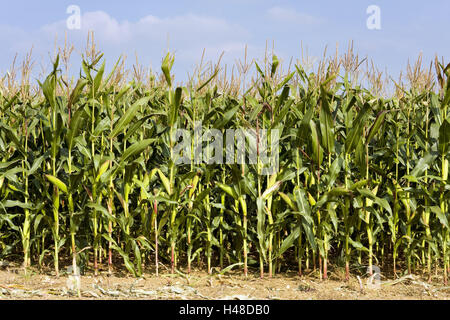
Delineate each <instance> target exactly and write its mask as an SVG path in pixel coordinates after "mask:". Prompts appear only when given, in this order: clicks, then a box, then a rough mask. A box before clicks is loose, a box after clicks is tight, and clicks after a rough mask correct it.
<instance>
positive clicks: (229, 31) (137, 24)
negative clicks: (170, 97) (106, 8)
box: [0, 11, 259, 78]
mask: <svg viewBox="0 0 450 320" xmlns="http://www.w3.org/2000/svg"><path fill="white" fill-rule="evenodd" d="M0 31H5V32H1V33H0V40H4V41H3V43H4V44H6V45H5V47H6V48H9V52H3V53H0V57H1V59H2V61H9V60H11V58H10V57H11V56H13V54H14V53H15V52H19V53H20V54H21V55H22V56H23V54H24V53H25V52H27V51H29V49H30V48H31V47H32V46H33V47H34V50H33V52H34V54H35V55H34V56H35V57H37V58H38V59H37V60H38V61H37V62H38V64H39V63H40V62H41V61H42V62H44V63H49V53H53V52H54V47H55V38H56V36H57V38H58V41H57V43H58V45H63V44H64V35H65V33H66V32H67V34H68V40H69V42H70V43H73V44H74V46H75V48H76V49H75V52H74V56H78V57H79V56H80V55H81V53H82V52H83V49H84V47H85V45H86V39H87V34H88V31H94V35H95V41H96V44H97V49H98V50H101V51H102V52H104V53H105V57H106V59H107V63H108V64H109V65H111V64H112V63H113V62H114V61H115V60H116V59H117V58H118V57H119V55H121V54H126V55H127V56H128V57H129V58H128V61H129V62H130V63H133V62H134V61H135V53H136V54H137V56H138V58H139V61H140V63H141V64H143V65H145V66H149V65H150V66H152V67H153V68H154V69H155V70H159V64H160V62H161V59H162V57H163V55H164V54H165V52H166V50H167V48H169V49H170V51H171V52H175V66H174V68H175V72H177V71H176V70H178V71H179V73H180V77H181V78H182V77H184V76H185V74H183V73H186V72H187V71H188V70H192V67H193V66H194V65H195V64H196V63H198V62H199V61H200V59H201V55H202V52H203V49H205V50H206V55H205V60H213V61H214V60H217V59H218V57H219V56H220V54H221V53H222V52H223V51H224V52H225V55H224V58H223V59H222V61H223V62H224V63H227V64H231V63H233V62H234V61H235V59H237V58H241V57H243V55H244V49H245V44H246V43H248V42H249V41H250V40H251V36H252V35H251V34H250V32H248V31H247V30H246V29H245V28H243V27H242V26H240V25H238V24H235V23H232V22H229V21H227V20H225V19H222V18H216V17H210V16H202V15H196V14H183V15H178V16H171V17H158V16H154V15H147V16H145V17H143V18H141V19H139V20H136V21H128V20H122V21H118V20H117V19H115V18H114V17H112V16H110V15H109V14H108V13H106V12H103V11H95V12H85V13H83V14H82V17H81V30H68V29H67V27H66V21H65V20H61V21H56V22H53V23H50V24H47V25H44V26H42V27H41V28H39V29H36V30H23V29H20V28H12V27H10V26H1V25H0ZM257 51H258V49H256V47H254V46H249V54H250V52H251V53H252V54H255V55H257V54H258V53H259V52H257ZM76 61H77V59H73V61H72V66H73V67H74V68H79V65H78V62H76ZM0 69H4V66H2V67H0Z"/></svg>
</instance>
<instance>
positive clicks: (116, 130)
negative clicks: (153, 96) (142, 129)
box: [109, 97, 150, 138]
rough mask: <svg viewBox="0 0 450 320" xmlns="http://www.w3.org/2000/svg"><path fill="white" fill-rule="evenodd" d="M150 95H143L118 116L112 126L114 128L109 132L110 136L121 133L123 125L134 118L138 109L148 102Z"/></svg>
mask: <svg viewBox="0 0 450 320" xmlns="http://www.w3.org/2000/svg"><path fill="white" fill-rule="evenodd" d="M149 99H150V97H144V98H141V99H139V100H138V101H136V102H135V103H134V104H133V105H132V106H131V107H130V108H128V110H127V111H126V112H125V114H124V115H123V116H122V117H121V118H120V120H119V121H118V122H117V124H116V125H115V126H114V130H113V131H112V132H111V134H110V136H109V137H110V138H114V137H116V136H117V135H118V134H120V133H122V132H123V130H124V129H125V127H126V126H127V125H128V124H129V123H130V122H131V121H132V120H133V119H134V117H135V116H136V114H137V113H138V111H139V109H140V108H141V107H142V106H143V105H145V104H147V103H148V101H149Z"/></svg>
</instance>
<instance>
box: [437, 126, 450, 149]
mask: <svg viewBox="0 0 450 320" xmlns="http://www.w3.org/2000/svg"><path fill="white" fill-rule="evenodd" d="M449 143H450V123H449V122H448V120H447V119H444V121H443V122H442V125H441V127H440V128H439V152H440V153H441V154H442V155H446V154H447V152H448V145H449Z"/></svg>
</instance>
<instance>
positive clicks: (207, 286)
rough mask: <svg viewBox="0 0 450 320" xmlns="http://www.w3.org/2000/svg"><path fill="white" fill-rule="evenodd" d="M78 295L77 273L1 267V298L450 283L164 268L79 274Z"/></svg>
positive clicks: (263, 295)
mask: <svg viewBox="0 0 450 320" xmlns="http://www.w3.org/2000/svg"><path fill="white" fill-rule="evenodd" d="M79 279H80V296H81V297H78V292H77V290H76V285H74V284H75V283H76V280H77V279H76V278H73V276H69V275H62V276H60V277H59V278H56V277H54V276H52V275H51V274H39V273H37V272H36V271H33V270H32V271H29V272H28V273H27V275H25V274H24V272H23V270H22V269H21V268H18V267H11V266H8V267H3V268H2V270H0V299H16V300H20V299H33V300H34V299H38V300H39V299H42V300H51V299H58V300H61V299H94V300H95V299H107V300H109V299H112V300H115V299H122V300H126V299H133V300H134V299H186V300H189V299H197V300H198V299H200V300H201V299H242V300H243V299H281V300H336V299H343V300H346V299H352V300H353V299H356V300H379V299H389V300H391V299H396V300H397V299H399V300H404V299H427V300H429V299H432V300H436V299H443V300H444V299H445V300H449V299H450V287H443V286H442V285H440V284H439V283H437V282H433V283H431V284H429V283H427V282H426V281H425V280H424V279H423V278H421V277H419V276H413V275H408V276H404V277H401V278H399V279H397V280H390V281H387V280H386V281H381V282H379V283H377V282H376V281H374V282H371V281H370V278H359V279H358V278H356V277H352V278H351V279H350V280H349V281H348V282H345V281H342V280H340V279H334V278H333V277H330V280H327V281H321V280H319V279H318V275H317V274H315V273H314V272H312V273H310V274H309V275H306V276H303V277H299V276H297V275H295V273H292V274H280V275H277V276H275V277H274V278H272V279H269V278H264V279H260V278H259V277H257V276H256V274H255V275H251V276H249V277H248V278H247V279H246V278H244V277H243V276H242V275H240V273H239V272H232V273H229V274H225V275H220V274H216V275H212V276H210V275H208V274H206V273H204V272H199V271H195V272H193V273H192V274H191V275H189V276H188V275H185V274H182V273H178V274H176V275H172V274H170V273H169V272H168V271H166V272H164V273H161V274H160V276H159V277H156V276H155V275H154V274H144V276H143V277H141V278H138V279H136V278H133V277H126V276H123V277H120V276H115V275H112V276H109V275H107V273H106V272H105V273H102V274H101V275H99V276H97V277H94V276H93V275H90V274H87V275H82V276H80V278H79Z"/></svg>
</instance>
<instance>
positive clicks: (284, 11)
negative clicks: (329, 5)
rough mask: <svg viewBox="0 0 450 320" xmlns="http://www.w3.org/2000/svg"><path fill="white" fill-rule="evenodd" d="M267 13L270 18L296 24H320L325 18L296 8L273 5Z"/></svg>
mask: <svg viewBox="0 0 450 320" xmlns="http://www.w3.org/2000/svg"><path fill="white" fill-rule="evenodd" d="M267 14H268V16H269V18H271V19H273V20H276V21H281V22H284V23H286V22H288V23H295V24H307V25H311V24H320V23H322V22H323V19H321V18H318V17H314V16H312V15H309V14H306V13H302V12H298V11H296V10H294V9H290V8H282V7H272V8H270V9H268V10H267Z"/></svg>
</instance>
